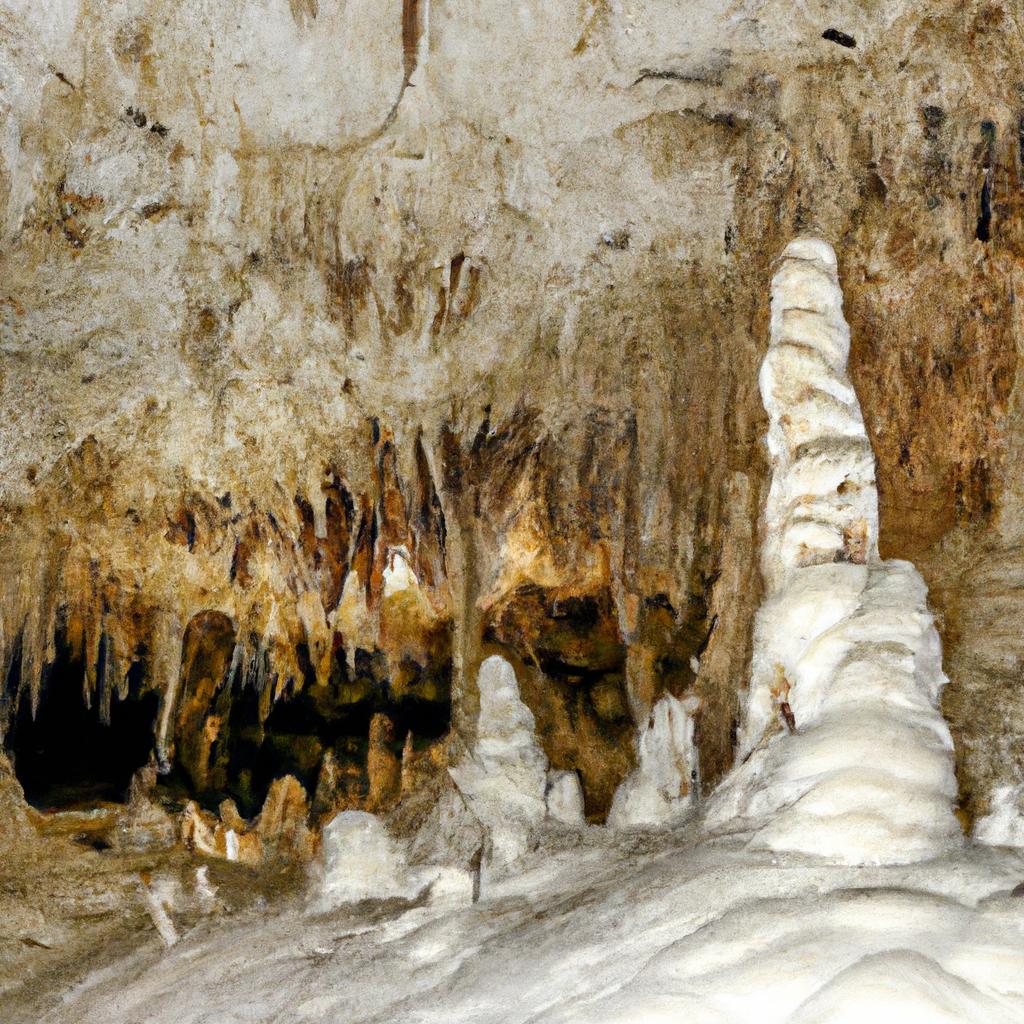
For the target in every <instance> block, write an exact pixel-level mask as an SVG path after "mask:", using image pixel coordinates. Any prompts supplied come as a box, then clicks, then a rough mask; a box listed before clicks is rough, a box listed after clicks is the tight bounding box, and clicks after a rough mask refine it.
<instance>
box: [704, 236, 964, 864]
mask: <svg viewBox="0 0 1024 1024" xmlns="http://www.w3.org/2000/svg"><path fill="white" fill-rule="evenodd" d="M848 351H849V328H848V327H847V324H846V321H845V319H844V318H843V312H842V292H841V291H840V288H839V282H838V276H837V272H836V258H835V254H834V253H833V251H832V249H831V247H830V246H829V245H828V244H827V243H825V242H823V241H821V240H818V239H798V240H796V241H794V242H792V243H791V244H790V245H789V246H788V247H787V248H786V251H785V252H784V253H783V257H782V262H781V265H780V267H779V270H778V272H777V273H776V275H775V278H774V280H773V281H772V318H771V343H770V347H769V350H768V354H767V355H766V356H765V360H764V364H763V366H762V370H761V380H760V383H761V394H762V396H763V399H764V405H765V409H766V410H767V412H768V415H769V429H768V448H769V452H770V454H771V459H772V483H771V490H770V492H769V495H768V501H767V504H766V508H765V514H764V515H765V523H764V525H765V539H764V545H763V549H762V573H763V576H764V579H765V584H766V590H767V597H766V599H765V601H764V603H763V605H762V607H761V608H760V609H759V611H758V615H757V619H756V622H755V626H754V653H753V659H752V666H751V683H750V688H749V691H748V695H747V699H746V703H745V708H744V720H743V724H742V728H741V732H740V737H739V751H738V757H739V758H740V759H741V761H743V763H741V765H740V767H739V768H738V769H736V770H735V771H734V772H733V773H732V775H731V776H730V777H729V778H728V779H727V780H726V782H725V783H724V784H723V786H722V787H721V788H720V790H719V792H718V794H716V797H715V799H714V801H713V803H712V807H711V810H710V812H709V814H708V816H707V819H706V821H707V824H708V825H709V827H711V828H723V827H732V828H736V827H738V828H740V829H749V830H752V831H753V832H754V840H753V842H754V845H760V846H767V847H769V848H771V849H775V850H794V851H802V852H806V853H813V854H819V855H822V856H827V857H829V858H832V859H835V860H838V861H842V862H845V863H904V862H909V861H913V860H918V859H924V858H927V857H930V856H933V855H936V854H938V853H941V852H942V851H944V850H946V849H947V848H948V847H949V846H951V845H952V844H953V843H955V842H957V841H958V840H959V839H960V830H959V827H958V824H957V821H956V818H955V817H954V815H953V809H952V808H953V800H954V798H955V796H956V780H955V777H954V774H953V758H952V749H953V747H952V741H951V739H950V735H949V730H948V728H947V726H946V723H945V721H944V720H943V718H942V715H941V714H940V712H939V710H938V696H939V692H940V690H941V689H942V687H943V685H944V684H945V682H946V677H945V675H944V674H943V672H942V657H941V648H940V643H939V637H938V633H937V632H936V630H935V625H934V621H933V619H932V616H931V613H930V612H929V611H928V606H927V591H926V588H925V585H924V581H923V580H922V579H921V576H920V575H919V573H918V572H917V570H916V569H915V568H914V567H913V566H912V565H910V564H909V563H908V562H900V561H884V562H883V561H881V560H880V558H879V555H878V497H877V491H876V487H875V472H874V456H873V454H872V451H871V447H870V444H869V442H868V439H867V435H866V432H865V429H864V422H863V418H862V416H861V412H860V406H859V403H858V401H857V397H856V394H855V393H854V391H853V388H852V387H851V386H850V382H849V380H848V379H847V376H846V358H847V354H848ZM732 819H735V820H732Z"/></svg>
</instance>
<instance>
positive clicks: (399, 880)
mask: <svg viewBox="0 0 1024 1024" xmlns="http://www.w3.org/2000/svg"><path fill="white" fill-rule="evenodd" d="M317 868H318V870H317V872H316V880H317V892H316V894H315V906H316V907H317V909H319V910H331V909H333V908H335V907H337V906H340V905H342V904H344V903H358V902H359V901H360V900H366V899H383V898H386V897H389V896H411V895H413V894H414V893H415V892H416V884H415V881H414V880H413V879H412V878H411V877H410V875H409V872H408V871H407V869H406V863H405V851H404V850H403V849H402V848H401V846H399V844H397V843H396V842H395V841H394V840H393V839H392V838H391V837H390V836H389V835H388V834H387V832H386V831H385V829H384V826H383V825H382V824H381V822H380V821H379V820H378V819H377V818H376V817H374V815H372V814H367V813H366V812H365V811H342V812H341V813H340V814H337V815H335V816H334V817H333V818H332V819H331V820H330V821H329V822H328V823H327V825H326V826H325V827H324V830H323V840H322V846H321V850H320V862H319V864H318V865H317Z"/></svg>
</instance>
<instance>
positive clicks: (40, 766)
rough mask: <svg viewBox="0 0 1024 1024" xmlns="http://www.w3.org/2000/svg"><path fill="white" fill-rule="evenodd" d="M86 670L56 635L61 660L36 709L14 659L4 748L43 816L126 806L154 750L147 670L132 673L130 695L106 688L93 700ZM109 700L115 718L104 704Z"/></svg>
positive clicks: (155, 704) (47, 676)
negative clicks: (135, 776) (23, 688)
mask: <svg viewBox="0 0 1024 1024" xmlns="http://www.w3.org/2000/svg"><path fill="white" fill-rule="evenodd" d="M105 657H106V644H105V642H104V643H101V644H100V666H99V671H98V673H97V677H98V679H99V680H103V679H104V677H105V671H104V664H103V663H104V660H105ZM83 677H84V666H83V664H82V661H81V659H80V658H79V657H76V656H75V655H74V654H73V653H72V652H71V651H70V650H69V649H68V647H67V645H66V644H65V643H64V641H63V638H61V637H58V643H57V657H56V658H55V659H54V661H53V662H52V663H51V664H50V665H48V666H47V667H46V669H45V670H44V672H43V676H42V682H41V687H40V696H39V702H38V707H37V708H36V709H35V713H34V714H33V708H32V698H31V695H30V694H29V693H27V692H25V691H21V692H20V693H19V689H20V686H19V683H20V663H19V660H18V659H16V661H15V664H14V666H13V667H12V670H11V675H10V677H9V678H8V686H7V693H8V696H9V699H10V700H11V704H12V707H13V714H12V715H11V719H10V723H9V728H8V730H7V735H6V737H5V742H4V746H5V750H6V752H7V754H8V756H9V757H10V758H11V761H12V764H13V766H14V771H15V775H16V776H17V778H18V781H19V782H20V783H21V786H22V789H23V790H24V792H25V799H26V800H27V801H28V802H29V803H30V804H31V805H32V806H33V807H35V808H37V809H38V810H42V811H53V810H68V809H72V808H78V807H89V806H95V805H96V804H97V803H102V802H115V803H117V802H122V801H124V799H125V797H126V794H127V790H128V786H129V783H130V782H131V778H132V775H133V774H134V773H135V772H136V771H137V770H138V769H139V768H141V767H142V766H143V765H145V764H146V762H147V760H148V759H149V757H150V754H151V753H152V751H153V746H154V729H155V724H156V717H157V713H158V710H159V698H158V696H157V694H156V693H154V692H151V691H150V692H144V691H143V690H142V672H141V671H140V670H139V669H138V667H137V666H135V667H133V669H132V670H131V671H130V672H129V673H128V677H127V680H126V686H125V692H124V697H123V698H122V697H121V696H120V694H119V692H118V690H117V688H114V689H113V690H111V692H110V693H109V694H105V693H104V692H103V689H102V685H103V684H102V683H101V684H100V686H99V687H98V688H97V692H96V693H94V694H92V695H91V698H90V699H89V700H88V701H87V699H86V696H85V691H84V687H83ZM107 701H109V714H106V713H104V710H105V709H104V705H105V704H106V703H107Z"/></svg>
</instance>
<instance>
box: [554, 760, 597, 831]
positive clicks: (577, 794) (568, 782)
mask: <svg viewBox="0 0 1024 1024" xmlns="http://www.w3.org/2000/svg"><path fill="white" fill-rule="evenodd" d="M544 802H545V806H546V807H547V814H548V817H549V818H551V819H553V820H554V821H557V822H560V823H561V824H563V825H584V824H586V820H587V819H586V815H585V813H584V808H583V787H582V786H581V785H580V777H579V775H578V774H577V773H576V772H569V771H554V770H552V771H549V772H548V786H547V792H546V793H545V794H544Z"/></svg>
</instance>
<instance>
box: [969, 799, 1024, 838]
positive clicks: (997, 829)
mask: <svg viewBox="0 0 1024 1024" xmlns="http://www.w3.org/2000/svg"><path fill="white" fill-rule="evenodd" d="M990 804H991V807H990V810H989V813H988V814H986V815H985V817H983V818H979V819H978V822H977V824H975V826H974V838H975V839H977V840H978V842H979V843H987V844H988V845H989V846H1017V847H1020V848H1021V849H1024V783H1022V784H1021V785H1019V786H997V787H996V788H995V790H994V791H993V793H992V796H991V798H990Z"/></svg>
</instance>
